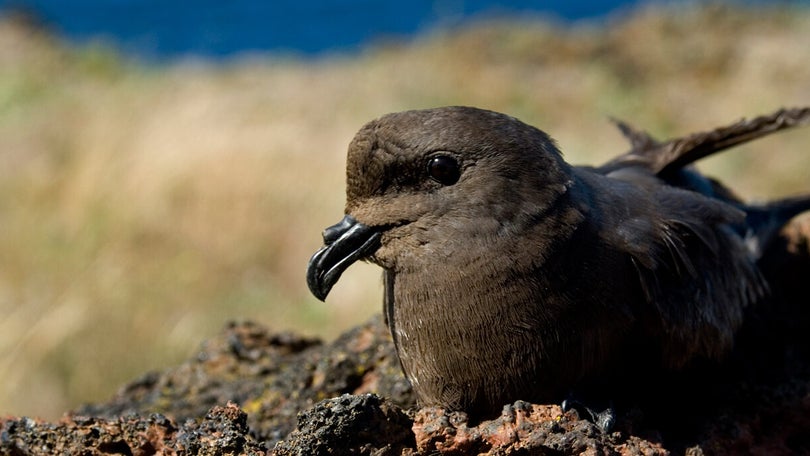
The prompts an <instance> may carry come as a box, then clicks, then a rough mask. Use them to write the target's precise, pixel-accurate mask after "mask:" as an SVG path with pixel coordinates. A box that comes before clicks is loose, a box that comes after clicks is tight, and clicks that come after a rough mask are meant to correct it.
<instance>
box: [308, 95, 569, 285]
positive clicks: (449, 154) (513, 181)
mask: <svg viewBox="0 0 810 456" xmlns="http://www.w3.org/2000/svg"><path fill="white" fill-rule="evenodd" d="M346 184H347V185H346V216H345V217H344V218H343V220H342V221H341V222H340V223H338V224H336V225H334V226H331V227H329V228H327V229H326V230H325V231H324V233H323V237H324V244H325V245H324V246H323V247H322V248H321V249H320V250H319V251H318V252H317V253H315V255H314V256H313V257H312V259H311V260H310V263H309V267H308V270H307V283H308V285H309V288H310V290H311V291H312V292H313V294H314V295H315V296H316V297H318V298H319V299H324V298H325V297H326V295H327V294H328V293H329V290H330V289H331V287H332V286H333V285H334V284H335V283H336V282H337V280H338V278H339V277H340V274H341V273H342V272H343V271H344V270H345V269H346V268H347V267H348V266H350V265H351V264H352V263H354V262H355V261H357V260H359V259H368V260H371V261H373V262H375V263H377V264H379V265H380V266H382V267H384V268H386V269H392V270H395V271H396V270H402V269H407V268H411V269H415V268H419V267H420V261H421V260H420V259H421V258H425V255H427V256H428V257H430V258H431V259H432V261H442V258H444V257H447V256H450V255H454V254H457V253H461V252H464V251H465V250H466V249H467V248H468V247H469V245H470V243H471V242H488V241H492V240H494V239H497V238H499V237H504V236H509V235H511V234H513V233H512V231H513V230H519V229H521V227H525V226H527V225H530V224H532V223H533V221H536V218H537V217H541V216H542V214H544V213H545V212H546V210H548V208H549V207H550V206H551V205H553V203H554V201H555V200H556V199H557V197H558V196H559V195H561V194H563V193H565V192H566V190H567V188H568V186H569V185H570V168H569V167H568V165H567V164H566V163H565V162H564V161H563V160H562V157H561V154H560V152H559V151H558V149H557V147H556V146H555V144H554V142H553V140H552V139H551V138H549V136H548V135H546V134H545V133H543V132H542V131H540V130H538V129H536V128H534V127H532V126H529V125H527V124H524V123H523V122H520V121H519V120H517V119H515V118H512V117H509V116H506V115H504V114H499V113H496V112H492V111H486V110H481V109H476V108H469V107H445V108H436V109H427V110H419V111H405V112H400V113H394V114H388V115H385V116H383V117H381V118H379V119H377V120H374V121H371V122H369V123H368V124H366V125H365V126H364V127H363V128H362V129H361V130H360V131H359V132H358V133H357V135H356V136H355V138H354V139H353V140H352V142H351V144H350V145H349V152H348V158H347V165H346Z"/></svg>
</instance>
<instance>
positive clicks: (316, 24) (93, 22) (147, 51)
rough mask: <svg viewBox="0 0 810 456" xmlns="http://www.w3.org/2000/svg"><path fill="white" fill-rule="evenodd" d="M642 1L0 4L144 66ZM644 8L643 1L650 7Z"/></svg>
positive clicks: (562, 15)
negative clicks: (147, 61) (107, 45)
mask: <svg viewBox="0 0 810 456" xmlns="http://www.w3.org/2000/svg"><path fill="white" fill-rule="evenodd" d="M643 1H644V0H595V1H587V2H578V1H568V0H551V1H546V2H539V1H528V0H501V1H486V0H377V1H375V0H311V1H303V0H196V1H183V0H0V14H2V12H3V11H9V10H11V9H14V8H18V9H23V10H25V11H26V12H27V13H32V14H33V16H34V17H36V18H37V19H38V20H41V21H43V22H44V23H45V24H47V25H48V26H49V27H50V28H51V29H53V30H54V31H56V32H57V33H59V34H61V35H63V36H65V37H66V38H67V39H69V40H72V41H74V42H83V41H87V40H94V39H104V40H106V41H108V42H111V43H113V44H114V45H115V46H117V47H118V48H120V49H122V50H123V51H124V52H128V53H131V54H134V55H137V56H140V57H145V58H158V59H162V58H171V57H176V56H179V55H189V54H191V55H203V56H208V57H225V56H231V55H235V54H239V53H243V52H253V51H273V52H282V53H295V54H303V55H319V54H323V53H328V52H334V51H338V52H352V51H356V50H358V49H361V48H362V47H363V46H364V45H366V44H367V43H370V42H373V41H375V40H380V39H392V38H393V39H398V38H407V37H410V36H413V35H415V34H417V33H419V32H422V31H425V30H429V29H431V28H434V27H437V26H448V25H451V26H452V25H458V24H460V23H463V22H464V21H467V20H470V19H473V18H478V17H481V16H485V15H494V14H497V15H502V16H503V15H507V16H509V15H512V16H526V15H540V14H543V15H547V16H552V17H555V18H558V19H561V20H578V19H585V18H599V17H604V16H605V15H607V14H610V13H611V12H613V11H615V10H616V9H618V8H629V7H631V6H633V5H636V4H638V3H641V2H643ZM647 1H649V0H647Z"/></svg>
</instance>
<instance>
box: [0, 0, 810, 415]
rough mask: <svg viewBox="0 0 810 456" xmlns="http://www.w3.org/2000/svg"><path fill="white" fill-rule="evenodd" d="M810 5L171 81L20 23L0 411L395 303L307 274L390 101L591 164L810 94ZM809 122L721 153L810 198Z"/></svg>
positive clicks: (438, 39)
mask: <svg viewBox="0 0 810 456" xmlns="http://www.w3.org/2000/svg"><path fill="white" fill-rule="evenodd" d="M809 34H810V12H808V11H807V10H802V9H794V10H752V11H744V10H731V9H725V8H720V7H707V8H701V9H688V10H669V11H662V10H659V9H647V10H642V11H637V12H635V13H633V14H632V16H631V17H628V18H617V19H616V20H615V21H614V22H612V23H611V24H610V25H609V27H607V28H598V27H590V26H586V25H583V26H578V27H574V28H561V27H558V26H555V25H553V24H550V23H547V22H541V21H524V22H518V23H515V22H513V23H482V24H477V25H476V26H474V27H470V28H467V29H463V30H456V31H452V32H436V33H434V34H432V35H430V36H425V37H422V38H420V39H419V40H417V41H416V42H413V43H410V44H407V45H405V44H389V45H385V46H382V45H381V46H378V47H376V48H373V49H369V50H368V51H367V52H365V53H363V54H362V55H358V56H344V57H332V58H327V59H321V60H317V61H301V60H294V59H289V58H288V59H281V58H273V57H269V56H255V57H253V58H250V59H247V58H246V59H242V60H239V61H235V62H231V63H228V64H219V65H217V64H212V63H206V62H179V63H176V64H171V65H168V66H164V67H149V66H142V65H137V64H133V63H129V62H126V61H123V60H122V59H121V58H120V57H119V56H117V55H116V54H115V53H113V52H111V51H109V50H108V49H105V48H104V47H103V46H96V47H89V48H81V49H70V48H66V47H64V46H63V45H62V44H60V43H58V42H54V41H53V40H52V39H50V38H48V37H47V36H45V35H42V34H40V33H37V32H34V31H32V30H30V29H27V28H25V27H21V26H19V25H18V24H14V23H11V22H8V21H5V22H2V23H0V312H2V315H3V318H2V320H0V414H15V415H22V414H26V415H40V416H44V417H50V418H53V417H56V416H58V415H59V414H60V413H61V412H63V411H65V410H67V409H69V408H70V407H73V406H75V405H76V404H77V403H79V402H81V401H100V400H104V399H105V398H106V397H108V396H109V395H111V394H112V393H113V392H114V391H115V388H116V386H117V385H120V384H121V383H123V382H125V381H127V380H130V379H132V378H134V377H136V376H137V375H139V374H141V373H143V372H144V371H146V370H149V369H157V368H162V367H164V366H168V365H171V364H172V363H175V362H177V361H178V360H181V359H183V358H185V357H187V356H189V355H190V354H192V353H193V352H194V350H195V347H196V346H197V344H198V343H199V341H201V340H202V339H204V338H205V337H207V336H209V335H210V334H212V333H214V332H216V331H217V330H218V329H219V328H220V327H221V326H222V325H223V323H224V322H225V321H226V320H228V319H235V318H251V319H256V320H258V321H261V322H264V323H266V324H268V325H270V326H271V327H274V328H277V329H279V330H282V329H295V330H302V331H305V332H307V333H309V334H319V335H323V336H326V337H331V336H334V335H336V334H337V333H339V332H341V331H343V330H344V329H346V328H348V327H349V326H351V325H353V324H355V323H358V322H360V321H362V320H364V319H365V318H367V317H368V316H369V315H371V314H372V313H374V312H377V311H378V308H379V306H380V294H381V285H380V280H379V272H378V271H377V270H376V269H375V268H374V267H371V266H367V265H365V266H355V267H353V268H352V269H350V271H349V272H347V274H346V276H345V277H344V279H343V280H341V283H340V284H339V285H338V286H337V287H336V288H335V290H334V291H333V294H332V295H330V298H329V302H328V303H326V304H323V303H320V302H318V301H316V300H315V299H314V298H312V297H311V296H310V295H309V293H308V292H307V290H306V286H305V284H304V280H303V273H304V269H305V265H306V261H307V260H308V258H309V256H310V254H311V253H313V252H314V250H315V249H316V248H317V247H318V246H319V245H320V231H321V229H322V228H323V227H325V226H327V225H329V224H331V223H333V222H336V221H338V220H339V218H340V217H341V215H342V204H343V165H344V158H345V155H344V154H345V148H346V145H347V144H348V142H349V140H350V139H351V137H352V135H353V134H354V132H355V131H356V130H357V129H358V128H359V127H360V126H361V125H362V124H363V123H364V122H365V121H367V120H369V119H371V118H374V117H376V116H378V115H380V114H383V113H385V112H390V111H397V110H402V109H407V108H416V107H427V106H435V105H444V104H466V105H476V106H480V107H485V108H490V109H495V110H499V111H504V112H508V113H510V114H513V115H516V116H518V117H520V118H522V119H524V120H525V121H527V122H529V123H533V124H535V125H537V126H539V127H541V128H543V129H544V130H546V131H549V132H550V133H551V134H552V135H553V136H554V137H556V138H557V140H558V141H559V142H560V144H561V146H562V148H563V150H564V151H566V154H567V156H568V158H569V160H570V161H573V162H600V161H603V160H605V159H606V158H607V157H609V156H611V155H613V154H615V153H618V152H620V151H623V150H624V149H625V147H626V145H625V143H624V141H623V139H622V138H621V137H620V135H619V134H618V133H617V132H616V131H615V129H614V128H613V126H612V125H610V124H609V122H608V121H607V118H608V116H616V117H620V118H625V119H628V120H631V121H633V122H635V123H637V124H638V125H640V126H643V127H645V128H647V129H649V130H650V131H652V132H653V133H655V134H656V135H659V136H661V137H666V136H671V135H678V134H683V133H687V132H691V131H695V130H701V129H706V128H710V127H713V126H716V125H718V124H723V123H727V122H730V121H733V120H736V119H738V118H739V117H741V116H743V115H754V114H760V113H765V112H769V111H771V110H774V109H776V108H778V107H780V106H784V105H788V106H793V105H808V104H810V66H808V65H807V62H810V47H808V46H807V40H806V38H807V36H808V35H809ZM809 135H810V131H807V130H805V131H795V132H790V133H786V134H782V135H779V136H777V137H774V138H769V139H766V140H762V141H760V142H757V143H754V144H752V145H751V146H746V147H744V148H741V149H739V150H736V151H734V152H730V153H727V154H725V155H723V156H720V157H717V158H712V159H710V160H707V162H706V164H705V165H706V166H705V168H706V169H709V170H710V171H711V172H713V173H714V174H719V175H721V176H722V177H724V178H725V179H728V180H731V181H733V182H734V184H733V187H735V188H736V189H738V190H740V192H741V193H742V194H743V195H746V196H750V197H757V198H764V197H768V196H774V195H782V194H788V193H798V192H801V191H808V190H810V184H808V182H810V179H808V177H809V176H810V164H808V160H807V159H806V158H805V157H806V150H807V149H806V144H808V141H809V140H810V136H809Z"/></svg>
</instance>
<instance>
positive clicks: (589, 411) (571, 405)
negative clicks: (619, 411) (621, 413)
mask: <svg viewBox="0 0 810 456" xmlns="http://www.w3.org/2000/svg"><path fill="white" fill-rule="evenodd" d="M562 409H563V412H567V411H569V410H575V411H576V412H577V415H579V417H580V418H581V419H584V420H588V421H590V422H591V423H593V424H595V425H596V427H598V428H599V430H601V431H602V432H604V433H606V434H607V433H610V431H611V430H613V426H615V425H616V411H615V410H614V409H613V407H608V408H606V409H605V410H602V411H601V412H598V411H596V410H594V409H593V408H591V407H588V406H587V405H585V404H583V403H582V402H580V401H578V400H576V399H570V398H569V399H566V400H564V401H563V402H562Z"/></svg>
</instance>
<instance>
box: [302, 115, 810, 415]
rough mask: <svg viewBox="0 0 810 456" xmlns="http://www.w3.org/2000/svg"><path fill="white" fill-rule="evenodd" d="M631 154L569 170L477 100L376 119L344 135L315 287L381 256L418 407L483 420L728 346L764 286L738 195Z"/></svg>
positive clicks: (315, 263)
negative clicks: (337, 188) (639, 365)
mask: <svg viewBox="0 0 810 456" xmlns="http://www.w3.org/2000/svg"><path fill="white" fill-rule="evenodd" d="M623 157H624V158H625V160H624V161H622V160H621V159H616V160H614V161H612V162H610V163H609V164H608V165H605V166H603V167H602V168H584V167H573V166H570V165H569V164H567V163H566V162H565V161H564V160H563V158H562V156H561V154H560V152H559V150H558V149H557V147H556V145H555V143H554V141H553V140H552V139H551V138H550V137H549V136H548V135H546V134H545V133H543V132H542V131H540V130H538V129H536V128H534V127H532V126H529V125H526V124H524V123H522V122H520V121H519V120H517V119H514V118H512V117H509V116H506V115H503V114H499V113H495V112H490V111H485V110H480V109H475V108H467V107H446V108H438V109H430V110H422V111H408V112H402V113H395V114H389V115H386V116H383V117H381V118H379V119H377V120H374V121H372V122H370V123H368V124H367V125H365V126H364V127H363V128H362V129H361V130H360V132H359V133H358V134H357V136H356V137H355V138H354V140H353V141H352V143H351V145H350V146H349V152H348V161H347V189H346V193H347V202H346V216H345V218H344V219H343V221H342V222H340V223H339V224H337V225H335V226H332V227H330V228H327V229H326V231H325V232H324V242H325V244H326V245H325V246H324V247H323V248H322V249H321V250H319V251H318V252H317V253H316V254H315V255H314V256H313V257H312V259H311V260H310V264H309V269H308V271H307V281H308V284H309V287H310V289H311V290H312V292H313V293H314V294H315V296H317V297H318V298H319V299H324V298H325V297H326V295H327V294H328V292H329V290H330V289H331V287H332V285H333V284H334V283H335V282H336V281H337V280H338V278H339V276H340V274H341V273H342V272H343V271H344V270H345V269H346V268H347V267H348V266H349V265H351V264H352V263H353V262H354V261H356V260H360V259H362V260H369V261H372V262H374V263H376V264H378V265H379V266H381V267H382V268H383V269H384V279H385V299H384V301H385V304H384V311H385V315H386V317H387V324H388V325H389V327H390V329H391V334H392V336H393V339H394V342H395V344H396V347H397V351H398V354H399V358H400V361H401V363H402V368H403V370H404V372H405V374H406V376H407V378H408V379H409V380H410V382H411V384H412V385H413V388H414V390H415V392H416V394H417V396H418V398H419V402H420V404H421V405H423V406H434V405H435V406H442V407H446V408H449V409H452V410H463V411H467V412H469V413H471V414H474V415H487V414H493V413H497V412H499V411H500V410H501V408H502V406H503V405H504V404H507V403H511V402H513V401H515V400H518V399H522V400H528V401H533V402H544V401H551V400H559V399H561V398H563V397H565V395H566V393H567V392H568V391H570V389H571V388H572V387H574V386H575V385H577V384H578V383H579V382H582V381H585V380H587V379H589V378H594V377H598V376H599V375H601V374H603V373H604V372H606V371H607V370H609V369H610V368H611V367H612V366H619V365H621V366H625V365H628V364H632V363H634V362H636V361H637V360H642V359H643V360H645V361H647V362H649V363H650V364H656V365H660V366H663V367H666V368H678V367H681V366H683V365H685V364H686V363H688V362H689V361H690V360H693V359H695V358H716V357H719V356H720V355H722V354H723V353H725V352H726V351H727V350H728V349H729V347H730V346H731V345H732V342H733V339H734V334H735V331H736V330H737V329H738V328H739V326H740V325H741V323H742V320H743V314H744V311H745V308H746V307H747V306H751V305H752V304H754V303H756V302H757V301H759V300H761V299H762V298H763V297H764V296H765V295H766V293H767V284H766V283H765V281H764V279H763V278H762V275H761V274H760V272H759V271H758V269H757V266H756V255H755V249H752V248H750V247H749V246H746V243H745V242H744V239H743V236H744V235H745V233H746V232H749V231H751V230H750V229H749V228H750V227H749V226H747V222H746V212H745V210H744V209H745V208H744V207H742V205H740V204H736V202H735V201H733V200H732V199H731V198H723V197H720V196H718V195H716V194H715V193H716V192H715V190H717V189H718V188H719V187H718V186H717V185H714V184H713V183H712V182H710V181H708V180H706V181H705V182H704V181H703V180H702V178H701V176H700V175H698V174H697V173H694V172H693V171H691V170H687V169H685V168H683V166H686V165H687V164H688V163H687V162H683V163H678V170H676V171H678V172H670V173H669V174H668V176H669V177H667V178H665V177H664V176H663V174H662V173H661V171H662V170H663V169H668V170H669V171H672V169H671V167H668V165H669V164H670V163H671V162H674V161H675V159H674V158H667V157H664V158H661V160H664V161H667V160H668V161H667V162H666V163H660V162H655V161H654V160H652V161H650V160H648V161H646V162H645V161H644V160H639V159H637V158H638V157H635V158H634V159H631V158H633V157H630V156H629V155H626V156H623ZM620 158H621V157H620ZM648 158H649V157H648ZM659 161H660V160H659ZM682 161H683V160H682ZM680 170H683V172H682V173H680ZM676 180H679V181H683V182H686V183H681V184H677V183H676V182H675V181H676ZM704 184H705V187H706V188H707V190H706V191H705V192H703V193H705V194H701V192H699V191H695V190H699V189H700V188H701V186H702V185H704ZM681 187H683V188H681ZM686 188H689V189H686ZM735 204H736V205H737V206H738V207H735ZM800 206H802V207H803V206H807V199H802V200H801V202H800V203H798V204H796V205H793V206H792V209H791V213H795V212H798V211H800V210H801V209H800V208H799V207H800ZM784 221H785V220H782V221H781V222H780V223H784ZM762 242H765V240H762Z"/></svg>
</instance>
